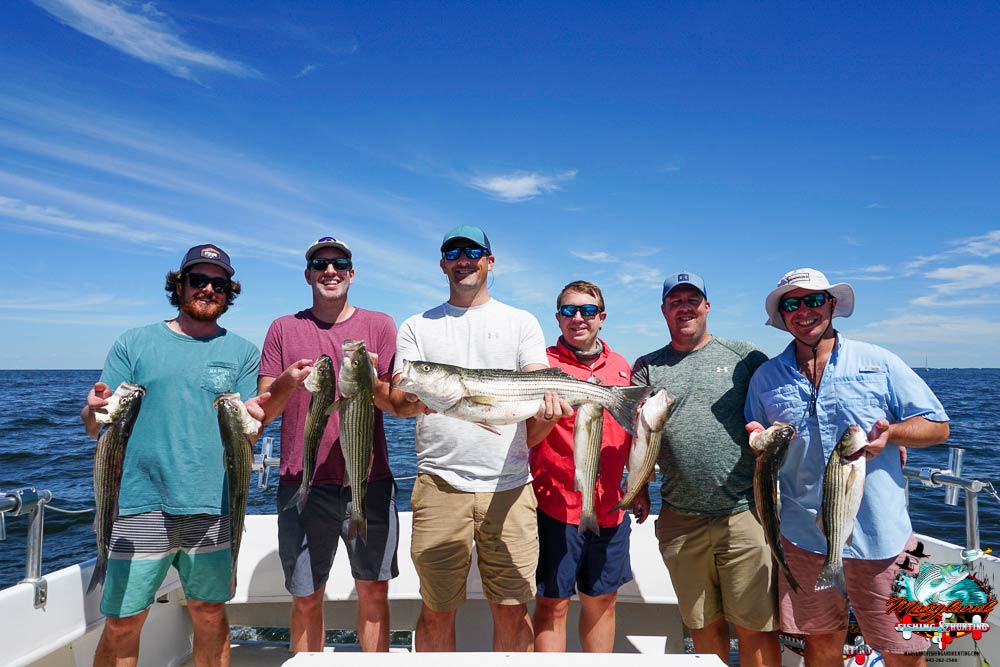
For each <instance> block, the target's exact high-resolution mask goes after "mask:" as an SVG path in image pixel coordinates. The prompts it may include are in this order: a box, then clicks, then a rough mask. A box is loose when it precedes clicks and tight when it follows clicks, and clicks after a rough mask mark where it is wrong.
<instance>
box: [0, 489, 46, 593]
mask: <svg viewBox="0 0 1000 667" xmlns="http://www.w3.org/2000/svg"><path fill="white" fill-rule="evenodd" d="M51 500H52V492H51V491H48V490H43V491H39V490H37V489H36V488H35V487H33V486H32V487H28V488H25V489H18V490H16V491H6V492H3V491H0V540H5V539H7V525H6V522H5V517H6V515H8V514H10V515H11V516H24V515H27V517H28V540H27V553H26V555H25V558H24V579H22V580H21V581H19V582H18V583H21V584H31V585H32V586H34V588H35V608H36V609H38V608H40V607H44V606H45V602H46V600H47V599H48V584H47V583H46V581H45V578H44V577H42V538H43V537H44V534H45V530H44V526H45V506H46V505H47V504H48V503H49V502H50V501H51Z"/></svg>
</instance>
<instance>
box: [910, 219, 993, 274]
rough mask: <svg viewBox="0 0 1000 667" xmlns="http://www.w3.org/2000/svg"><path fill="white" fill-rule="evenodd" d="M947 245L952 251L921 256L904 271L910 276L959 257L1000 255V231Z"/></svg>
mask: <svg viewBox="0 0 1000 667" xmlns="http://www.w3.org/2000/svg"><path fill="white" fill-rule="evenodd" d="M946 245H949V246H952V247H951V249H949V250H945V251H944V252H940V253H937V254H934V255H920V256H918V257H916V258H914V259H912V260H910V261H909V262H907V263H906V264H905V265H904V270H905V271H906V272H907V274H908V275H909V274H912V273H913V272H915V271H918V270H919V269H921V268H922V267H924V266H927V265H928V264H935V263H938V262H946V261H949V260H953V259H954V258H955V257H956V256H959V255H972V256H974V257H982V258H987V257H992V256H994V255H1000V229H994V230H991V231H989V232H986V233H985V234H980V235H978V236H970V237H967V238H964V239H956V240H954V241H948V242H947V243H946Z"/></svg>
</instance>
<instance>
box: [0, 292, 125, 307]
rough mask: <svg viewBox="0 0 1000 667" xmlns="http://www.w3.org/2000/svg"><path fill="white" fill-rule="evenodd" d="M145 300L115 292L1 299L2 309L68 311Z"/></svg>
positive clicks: (122, 304)
mask: <svg viewBox="0 0 1000 667" xmlns="http://www.w3.org/2000/svg"><path fill="white" fill-rule="evenodd" d="M143 303H144V302H142V301H137V300H123V299H122V298H121V297H118V296H115V295H113V294H83V295H80V296H74V297H73V298H71V299H64V300H61V301H43V300H41V299H36V298H24V299H3V300H0V310H6V311H10V310H29V311H47V310H54V311H68V310H82V311H89V310H92V309H95V308H100V307H102V306H109V305H110V306H114V307H115V308H116V309H121V308H123V307H130V308H132V307H136V306H141V305H143Z"/></svg>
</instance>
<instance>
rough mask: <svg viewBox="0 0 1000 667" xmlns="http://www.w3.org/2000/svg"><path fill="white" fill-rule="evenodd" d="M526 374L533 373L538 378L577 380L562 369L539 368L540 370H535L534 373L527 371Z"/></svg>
mask: <svg viewBox="0 0 1000 667" xmlns="http://www.w3.org/2000/svg"><path fill="white" fill-rule="evenodd" d="M525 372H526V373H531V374H532V375H536V376H537V375H544V376H547V377H554V378H560V379H564V378H569V379H571V380H575V379H576V378H575V377H573V376H572V375H570V374H569V373H567V372H566V371H564V370H563V369H561V368H539V369H537V370H534V371H525Z"/></svg>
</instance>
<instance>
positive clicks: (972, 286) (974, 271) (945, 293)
mask: <svg viewBox="0 0 1000 667" xmlns="http://www.w3.org/2000/svg"><path fill="white" fill-rule="evenodd" d="M927 278H929V279H930V280H931V281H932V282H931V284H930V290H931V293H930V294H926V295H924V296H920V297H917V298H916V299H913V301H912V303H913V304H915V305H918V306H935V307H942V306H976V305H985V304H995V303H1000V293H998V291H997V290H995V289H990V288H991V287H996V286H997V285H1000V266H987V265H984V264H964V265H962V266H953V267H947V268H940V269H935V270H933V271H931V272H930V273H928V274H927Z"/></svg>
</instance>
